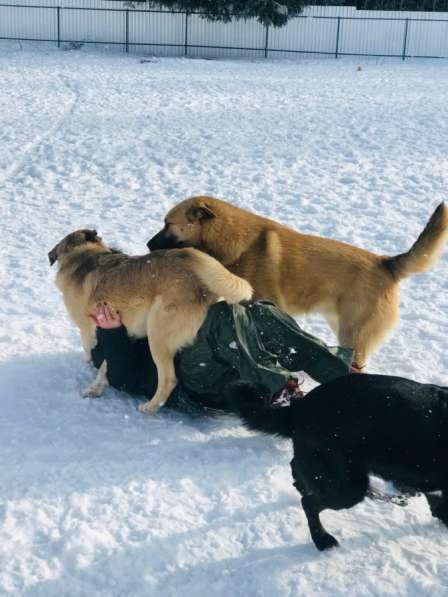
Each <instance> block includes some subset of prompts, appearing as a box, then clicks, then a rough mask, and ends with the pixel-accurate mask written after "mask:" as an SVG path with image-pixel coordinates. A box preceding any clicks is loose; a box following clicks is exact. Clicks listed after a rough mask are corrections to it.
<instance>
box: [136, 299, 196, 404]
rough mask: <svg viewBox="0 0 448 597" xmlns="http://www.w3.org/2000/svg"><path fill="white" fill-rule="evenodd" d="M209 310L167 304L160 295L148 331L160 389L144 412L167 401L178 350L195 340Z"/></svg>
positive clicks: (150, 315) (173, 381)
mask: <svg viewBox="0 0 448 597" xmlns="http://www.w3.org/2000/svg"><path fill="white" fill-rule="evenodd" d="M205 315H206V310H204V309H202V308H201V307H199V306H198V305H196V308H192V309H191V312H190V309H189V308H188V305H186V304H182V305H175V304H172V303H171V304H170V303H164V301H163V299H162V297H160V296H159V297H157V298H156V299H155V301H154V304H153V306H152V307H151V311H150V314H149V317H148V322H147V330H148V342H149V348H150V351H151V354H152V357H153V359H154V363H155V364H156V367H157V377H158V384H157V391H156V393H155V394H154V396H153V397H152V399H151V400H150V401H148V402H145V403H144V404H142V405H140V406H139V410H140V411H141V412H145V413H155V412H157V411H158V410H159V408H161V407H162V406H163V405H164V404H165V402H166V401H167V400H168V398H169V396H170V394H171V392H172V391H173V390H174V388H175V386H176V383H177V379H176V372H175V369H174V356H175V354H176V352H177V351H178V350H179V349H180V348H182V347H183V346H186V345H187V344H188V343H190V342H191V341H193V340H194V338H195V337H196V334H197V332H198V330H199V328H200V326H201V325H202V323H203V321H204V318H205Z"/></svg>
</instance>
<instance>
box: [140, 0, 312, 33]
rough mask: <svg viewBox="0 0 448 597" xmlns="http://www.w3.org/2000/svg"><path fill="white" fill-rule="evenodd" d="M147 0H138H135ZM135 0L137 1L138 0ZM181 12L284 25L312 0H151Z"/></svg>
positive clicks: (277, 25) (154, 3) (223, 18)
mask: <svg viewBox="0 0 448 597" xmlns="http://www.w3.org/2000/svg"><path fill="white" fill-rule="evenodd" d="M139 1H142V2H143V1H145V0H134V2H135V3H137V2H139ZM134 2H133V3H134ZM149 4H152V5H153V6H162V7H164V8H168V9H170V10H175V11H181V12H196V13H201V14H202V15H203V16H204V17H205V18H206V19H208V20H210V21H223V22H224V23H229V22H230V21H232V20H234V19H235V20H236V19H250V18H256V19H257V20H258V21H259V22H260V23H262V24H263V25H273V26H274V27H282V26H283V25H286V23H287V22H288V20H289V19H290V18H291V17H295V16H297V15H298V14H300V13H301V12H302V9H303V8H304V7H305V6H307V5H308V4H310V1H309V0H308V1H307V0H278V1H276V0H233V1H231V0H161V1H159V2H149Z"/></svg>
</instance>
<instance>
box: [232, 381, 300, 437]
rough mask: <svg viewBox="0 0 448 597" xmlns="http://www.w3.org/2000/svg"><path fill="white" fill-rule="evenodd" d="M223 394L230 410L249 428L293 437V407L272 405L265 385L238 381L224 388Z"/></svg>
mask: <svg viewBox="0 0 448 597" xmlns="http://www.w3.org/2000/svg"><path fill="white" fill-rule="evenodd" d="M223 396H224V400H225V402H226V404H227V406H228V408H229V410H231V411H232V412H234V413H236V414H237V415H239V416H240V417H241V418H242V419H243V421H244V423H245V424H246V426H247V427H249V429H254V430H255V431H263V432H264V433H269V434H272V435H280V436H282V437H288V438H290V437H291V434H292V422H291V408H290V407H289V406H284V407H276V408H273V407H270V406H269V401H270V398H271V397H270V395H269V390H268V389H267V388H266V387H265V386H262V385H259V384H253V383H249V382H245V381H237V382H233V383H231V384H229V385H228V386H226V387H225V388H224V390H223Z"/></svg>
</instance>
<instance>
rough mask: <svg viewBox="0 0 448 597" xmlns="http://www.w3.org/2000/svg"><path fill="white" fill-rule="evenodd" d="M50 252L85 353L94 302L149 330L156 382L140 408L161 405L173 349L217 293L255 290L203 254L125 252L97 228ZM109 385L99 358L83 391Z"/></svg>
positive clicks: (192, 333) (135, 330) (135, 329)
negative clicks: (91, 380) (94, 373)
mask: <svg viewBox="0 0 448 597" xmlns="http://www.w3.org/2000/svg"><path fill="white" fill-rule="evenodd" d="M48 258H49V260H50V264H51V265H53V263H55V262H56V261H58V263H59V271H58V273H57V275H56V285H57V286H58V288H59V289H60V290H61V292H62V294H63V297H64V303H65V306H66V307H67V311H68V313H69V315H70V317H71V319H72V320H73V321H74V323H75V324H76V325H77V326H78V328H79V330H80V333H81V340H82V345H83V348H84V350H85V352H86V355H87V357H88V359H90V353H91V349H92V348H93V346H94V344H95V342H96V327H95V324H94V323H93V321H92V319H91V317H90V314H91V313H92V311H93V310H94V308H95V306H96V305H97V304H98V303H101V302H106V303H107V304H108V305H110V307H111V309H114V310H116V311H120V313H121V319H122V321H123V324H124V325H125V326H126V329H127V331H128V334H129V335H130V336H135V337H137V338H142V337H145V336H148V342H149V347H150V350H151V354H152V356H153V359H154V362H155V364H156V366H157V374H158V386H157V391H156V393H155V395H154V397H153V398H152V400H151V401H150V402H146V403H145V404H143V405H142V406H141V407H140V410H142V411H145V412H156V411H157V410H158V409H159V408H160V407H161V406H163V405H164V404H165V402H166V400H167V399H168V397H169V395H170V393H171V391H172V390H173V389H174V386H175V385H176V381H177V380H176V375H175V371H174V355H175V354H176V352H177V351H178V350H179V349H180V348H182V347H184V346H186V345H188V344H190V343H192V342H193V340H194V339H195V337H196V334H197V332H198V330H199V328H200V327H201V325H202V323H203V321H204V319H205V317H206V315H207V311H208V308H209V306H210V305H211V304H213V303H215V302H216V301H217V300H218V298H220V297H223V298H224V299H225V300H226V301H227V302H229V303H237V302H240V301H242V300H248V299H250V298H251V296H252V288H251V286H250V284H249V283H248V282H247V281H246V280H243V279H242V278H238V277H237V276H235V275H233V274H231V273H230V272H229V271H228V270H226V268H225V267H223V266H222V265H221V264H220V263H219V262H218V261H216V260H215V259H213V258H212V257H210V256H209V255H206V254H205V253H202V252H200V251H196V250H194V249H181V250H178V251H156V252H155V253H154V254H151V255H144V256H141V257H129V256H127V255H124V254H123V253H118V252H116V251H112V250H111V249H109V248H108V247H107V246H106V245H105V244H104V243H103V242H102V240H101V238H100V237H99V236H98V235H97V232H96V230H77V231H76V232H73V233H72V234H69V235H68V236H66V237H65V238H64V239H63V240H61V241H60V242H59V243H58V244H57V245H56V246H55V247H54V248H53V249H52V250H51V251H50V252H49V254H48ZM106 385H107V380H106V363H105V362H104V363H103V364H102V365H101V367H100V369H99V371H98V375H97V379H96V380H95V383H94V384H93V385H92V386H91V387H90V388H89V389H88V392H87V393H88V395H97V396H98V395H100V394H101V393H102V391H103V390H104V387H105V386H106Z"/></svg>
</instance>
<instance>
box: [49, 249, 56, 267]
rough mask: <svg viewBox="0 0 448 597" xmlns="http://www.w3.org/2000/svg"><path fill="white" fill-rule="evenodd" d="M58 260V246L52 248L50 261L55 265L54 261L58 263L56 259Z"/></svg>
mask: <svg viewBox="0 0 448 597" xmlns="http://www.w3.org/2000/svg"><path fill="white" fill-rule="evenodd" d="M57 260H58V253H57V251H56V247H55V248H54V249H51V251H50V252H49V253H48V261H49V262H50V265H53V264H54V263H56V261H57Z"/></svg>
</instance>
